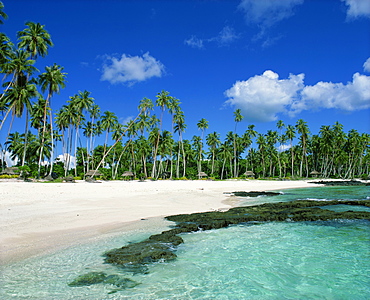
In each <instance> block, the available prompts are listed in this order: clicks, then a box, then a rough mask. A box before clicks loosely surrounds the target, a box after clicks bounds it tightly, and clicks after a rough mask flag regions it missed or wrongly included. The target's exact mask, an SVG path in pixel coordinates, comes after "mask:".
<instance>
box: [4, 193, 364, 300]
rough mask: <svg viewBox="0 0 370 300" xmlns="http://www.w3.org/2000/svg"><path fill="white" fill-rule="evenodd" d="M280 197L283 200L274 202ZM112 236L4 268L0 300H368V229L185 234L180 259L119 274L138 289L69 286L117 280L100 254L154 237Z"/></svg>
mask: <svg viewBox="0 0 370 300" xmlns="http://www.w3.org/2000/svg"><path fill="white" fill-rule="evenodd" d="M284 193H285V194H284V195H280V196H277V197H259V198H255V199H251V198H249V199H244V200H242V201H243V202H248V204H250V203H251V202H266V201H267V202H271V201H274V202H275V201H290V200H293V199H307V198H310V199H316V200H318V201H325V200H330V199H366V198H367V197H368V196H369V188H368V187H365V188H363V187H355V188H342V187H341V188H338V187H330V188H326V187H320V188H314V189H296V190H289V191H284ZM276 198H280V199H276ZM165 227H166V223H163V224H162V225H158V227H157V228H151V230H150V232H149V231H142V230H137V231H134V232H131V233H125V234H118V233H114V234H111V235H109V236H106V237H104V238H100V239H96V240H92V241H90V242H89V243H87V244H84V245H79V246H74V247H71V248H69V249H66V250H63V251H60V252H58V253H55V254H53V255H49V256H44V257H38V258H33V259H28V260H25V261H22V262H18V263H15V264H13V265H9V266H6V267H3V268H2V270H1V276H2V277H1V289H0V299H38V300H39V299H40V300H43V299H45V300H46V299H47V300H49V299H61V300H64V299H66V300H67V299H89V300H90V299H91V300H95V299H96V300H97V299H99V300H100V299H334V300H336V299H340V300H342V299H350V300H352V299H370V222H368V221H349V220H338V221H330V222H297V223H293V222H291V223H274V222H273V223H263V224H259V225H239V226H232V227H229V228H223V229H218V230H210V231H205V232H197V233H189V234H184V235H182V237H183V239H184V241H185V243H184V244H181V245H180V246H179V248H178V251H177V255H178V258H177V259H176V260H175V261H173V262H170V263H157V264H155V265H153V266H151V267H150V268H149V273H148V274H137V275H133V274H130V273H126V274H123V275H124V276H125V277H127V278H130V279H132V280H134V281H136V282H139V283H140V285H138V286H136V287H134V288H132V289H126V290H123V291H119V292H117V293H114V294H108V293H109V292H111V291H112V290H114V287H113V286H109V285H103V284H97V285H92V286H88V287H68V285H67V284H68V283H69V282H71V281H72V280H73V279H75V278H76V277H77V276H78V275H81V274H84V273H87V272H90V271H104V272H106V273H107V274H119V273H120V270H119V269H118V268H116V267H113V266H110V265H106V264H103V258H102V257H101V255H100V254H102V253H104V252H105V251H107V250H110V249H112V248H117V247H121V246H123V245H127V244H128V243H129V242H136V241H140V240H143V239H145V238H147V237H148V236H149V235H151V234H153V233H159V232H160V231H162V230H163V229H164V228H165Z"/></svg>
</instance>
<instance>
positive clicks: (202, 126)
mask: <svg viewBox="0 0 370 300" xmlns="http://www.w3.org/2000/svg"><path fill="white" fill-rule="evenodd" d="M197 127H198V129H199V130H202V137H201V141H200V149H199V164H198V174H200V172H202V151H203V140H204V131H205V130H206V129H207V128H208V121H207V120H206V119H204V118H202V119H200V120H199V122H198V123H197ZM199 178H200V177H199Z"/></svg>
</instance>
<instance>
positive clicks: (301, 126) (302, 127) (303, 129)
mask: <svg viewBox="0 0 370 300" xmlns="http://www.w3.org/2000/svg"><path fill="white" fill-rule="evenodd" d="M296 128H297V132H298V133H299V134H300V141H301V143H302V156H301V164H300V167H299V176H300V177H302V175H303V172H302V171H303V170H302V169H303V162H304V161H305V166H306V177H308V161H307V141H308V135H309V133H310V130H309V128H308V126H307V122H305V121H303V120H302V119H299V120H298V121H297V123H296Z"/></svg>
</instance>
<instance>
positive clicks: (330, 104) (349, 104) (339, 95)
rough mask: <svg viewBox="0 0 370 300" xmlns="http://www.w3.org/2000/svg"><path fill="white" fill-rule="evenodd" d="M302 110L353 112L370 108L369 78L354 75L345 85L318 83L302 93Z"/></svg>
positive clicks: (357, 74) (307, 87) (306, 88)
mask: <svg viewBox="0 0 370 300" xmlns="http://www.w3.org/2000/svg"><path fill="white" fill-rule="evenodd" d="M301 103H302V105H301V108H302V109H313V108H315V107H318V108H335V109H339V110H343V111H355V110H362V109H367V108H370V76H366V75H361V74H359V73H355V74H354V75H353V78H352V81H351V82H348V83H347V84H343V83H332V82H322V81H320V82H318V83H317V84H315V85H313V86H306V87H305V88H304V89H303V91H302V101H301Z"/></svg>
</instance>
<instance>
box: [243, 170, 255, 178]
mask: <svg viewBox="0 0 370 300" xmlns="http://www.w3.org/2000/svg"><path fill="white" fill-rule="evenodd" d="M244 175H245V176H246V177H253V178H254V176H255V175H256V174H254V173H253V172H252V171H245V173H244Z"/></svg>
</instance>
